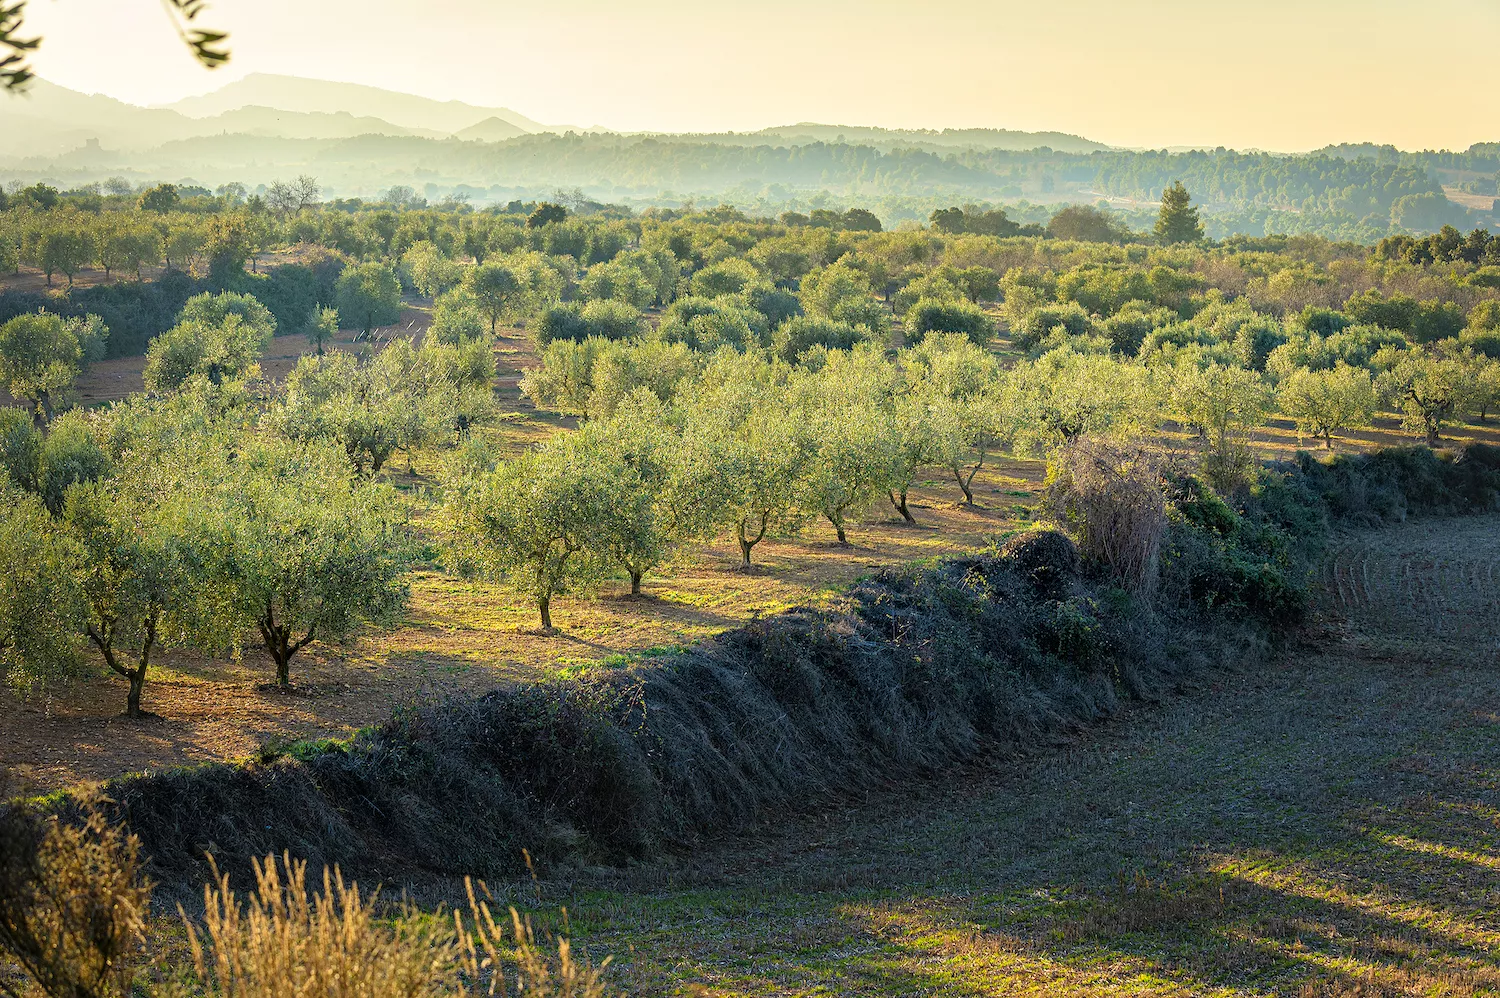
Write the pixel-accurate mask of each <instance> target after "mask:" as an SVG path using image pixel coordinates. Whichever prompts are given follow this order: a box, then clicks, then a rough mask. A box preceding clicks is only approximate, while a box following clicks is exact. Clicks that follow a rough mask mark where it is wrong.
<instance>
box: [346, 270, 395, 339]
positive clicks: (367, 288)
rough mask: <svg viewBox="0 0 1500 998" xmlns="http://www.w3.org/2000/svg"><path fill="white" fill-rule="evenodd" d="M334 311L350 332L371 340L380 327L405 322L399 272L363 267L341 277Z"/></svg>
mask: <svg viewBox="0 0 1500 998" xmlns="http://www.w3.org/2000/svg"><path fill="white" fill-rule="evenodd" d="M333 296H334V307H335V308H337V309H338V313H339V318H340V319H341V320H342V321H343V322H345V323H347V324H348V326H347V328H350V329H358V330H359V331H360V333H359V335H360V338H362V339H367V338H369V335H370V331H371V330H372V329H374V328H376V327H377V326H389V325H391V324H392V323H394V322H396V321H398V320H399V319H400V318H401V282H400V281H399V280H397V279H396V273H395V271H393V270H391V268H390V267H387V266H385V265H384V264H380V263H362V264H359V265H358V266H354V267H350V268H348V269H347V270H345V271H344V272H343V273H342V274H340V275H339V279H338V283H337V284H335V285H334V290H333Z"/></svg>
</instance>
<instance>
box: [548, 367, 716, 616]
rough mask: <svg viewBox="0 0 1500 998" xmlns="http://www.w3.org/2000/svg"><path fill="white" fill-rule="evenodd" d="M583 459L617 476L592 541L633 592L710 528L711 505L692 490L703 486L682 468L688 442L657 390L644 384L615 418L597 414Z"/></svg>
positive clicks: (583, 438) (585, 432) (580, 447)
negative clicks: (681, 471) (676, 550)
mask: <svg viewBox="0 0 1500 998" xmlns="http://www.w3.org/2000/svg"><path fill="white" fill-rule="evenodd" d="M573 445H574V446H575V447H576V448H577V452H578V455H579V458H580V459H581V460H586V461H591V462H593V463H595V464H596V465H598V466H599V467H600V468H601V469H602V470H603V472H604V474H605V475H606V476H607V478H608V480H609V481H610V482H611V488H610V490H609V492H608V494H607V497H606V501H607V511H606V515H605V516H604V519H603V521H602V523H601V525H600V530H599V532H598V533H597V535H596V536H595V539H594V541H593V542H592V543H593V544H594V546H596V547H597V548H598V549H599V550H600V552H601V553H602V554H603V556H604V557H605V558H606V559H607V560H608V561H610V562H612V563H613V564H616V565H618V566H619V567H620V568H622V569H624V571H625V574H626V575H627V576H628V577H629V579H630V593H631V595H632V596H639V595H640V592H641V579H642V578H643V577H644V576H645V574H646V573H647V572H649V571H651V570H652V569H654V568H656V567H657V566H658V565H660V564H661V563H662V562H663V561H664V560H665V559H666V558H667V556H668V555H669V554H670V552H671V550H672V548H673V546H674V545H676V544H677V543H679V542H681V541H682V540H684V539H686V538H688V537H691V536H695V535H698V534H700V533H703V532H706V530H707V528H708V527H709V526H711V524H712V522H713V509H712V506H711V504H707V503H704V502H703V501H702V499H703V497H702V496H701V495H700V494H695V493H694V492H692V491H691V489H692V488H693V487H694V486H695V485H699V484H701V482H699V481H698V480H697V479H694V478H693V477H691V476H681V475H679V474H678V469H679V467H680V461H681V458H682V440H681V437H680V436H679V435H678V433H677V430H676V428H675V427H674V426H672V425H671V423H670V422H669V417H668V411H667V409H666V407H665V406H664V405H663V404H662V401H661V399H659V398H658V397H657V396H656V394H655V393H654V392H652V391H650V390H649V389H647V388H637V389H636V390H635V391H634V392H632V393H631V394H630V395H629V396H628V397H627V398H626V399H625V400H623V401H622V402H621V403H620V405H619V406H618V407H617V408H616V410H615V412H614V413H613V414H612V415H611V416H610V417H609V418H608V419H602V420H595V421H594V422H591V423H589V424H588V425H587V426H585V427H584V428H583V429H582V430H580V431H579V433H578V434H577V436H576V437H575V438H574V440H573Z"/></svg>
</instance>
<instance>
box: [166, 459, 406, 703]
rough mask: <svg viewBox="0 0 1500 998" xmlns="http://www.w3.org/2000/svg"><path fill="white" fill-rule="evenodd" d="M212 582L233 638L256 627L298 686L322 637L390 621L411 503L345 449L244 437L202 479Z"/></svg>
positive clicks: (203, 541)
mask: <svg viewBox="0 0 1500 998" xmlns="http://www.w3.org/2000/svg"><path fill="white" fill-rule="evenodd" d="M197 481H198V482H199V486H198V492H199V494H198V495H196V496H194V499H195V501H196V502H197V503H198V506H199V509H200V510H201V513H200V524H201V526H200V530H201V534H200V536H199V539H198V543H199V544H200V550H202V551H206V552H210V555H211V556H210V557H209V558H208V561H207V564H206V567H205V570H206V572H207V577H208V582H207V587H208V588H209V589H210V590H211V591H213V592H214V593H215V594H216V598H217V599H219V600H221V601H222V604H223V605H224V606H225V607H227V608H228V612H227V614H226V615H225V619H228V620H229V621H230V622H231V625H232V626H230V627H229V628H227V631H228V633H225V634H223V635H222V637H223V639H226V643H232V644H236V645H237V644H238V642H239V640H240V635H241V634H243V632H244V631H245V630H248V629H251V628H253V629H254V630H255V631H256V632H258V633H259V635H260V638H261V643H262V645H263V646H264V647H265V649H266V652H267V653H268V654H269V655H270V656H271V659H272V661H273V662H274V663H275V666H276V682H277V684H278V685H279V686H281V687H282V688H283V689H285V688H287V687H289V686H290V684H291V661H292V658H293V656H295V655H296V654H297V653H298V652H299V651H301V650H302V649H303V648H304V647H306V646H307V644H308V643H309V642H310V641H312V640H313V639H314V638H320V639H322V640H338V639H341V638H344V637H346V636H347V635H348V634H350V633H351V632H352V631H353V630H354V629H355V628H356V627H357V626H359V625H361V624H366V623H388V622H390V621H393V620H394V619H396V618H397V617H398V616H399V615H400V613H401V612H402V610H403V609H404V607H405V605H406V599H407V595H408V587H407V585H406V581H405V568H406V564H407V560H408V559H407V555H408V551H409V534H408V526H407V515H406V510H405V508H404V506H403V504H402V501H401V499H400V497H399V495H398V494H397V493H396V492H395V491H394V490H393V489H391V488H390V487H389V486H386V485H384V484H381V483H377V482H370V481H366V480H363V479H360V478H358V477H356V476H354V475H353V473H352V470H351V469H350V467H349V463H348V461H347V460H346V458H345V456H344V454H343V451H342V449H341V448H339V447H337V446H335V445H333V444H330V443H327V442H324V441H310V442H307V443H301V442H297V441H288V440H285V439H282V438H279V437H276V436H274V435H269V434H252V435H246V436H243V437H241V438H240V439H239V440H238V441H237V442H236V445H235V447H234V451H233V454H232V457H231V456H230V455H227V454H226V455H220V456H218V457H217V458H216V459H215V460H214V461H213V462H212V463H209V464H206V465H205V466H204V468H203V470H202V472H201V473H200V474H199V475H198V476H197Z"/></svg>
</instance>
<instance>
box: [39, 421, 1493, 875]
mask: <svg viewBox="0 0 1500 998" xmlns="http://www.w3.org/2000/svg"><path fill="white" fill-rule="evenodd" d="M1493 457H1494V455H1493V454H1492V453H1491V452H1489V451H1487V450H1485V451H1478V452H1473V453H1469V454H1466V455H1464V456H1462V457H1459V458H1456V459H1431V458H1423V457H1416V456H1413V455H1409V454H1397V455H1395V456H1384V455H1374V456H1372V457H1371V458H1369V459H1366V460H1363V461H1349V462H1345V463H1340V462H1339V461H1335V462H1333V463H1332V464H1328V465H1324V464H1319V463H1317V462H1311V461H1308V462H1305V463H1300V464H1295V465H1289V466H1285V467H1281V468H1279V469H1273V472H1272V474H1271V475H1270V476H1269V478H1268V480H1267V481H1266V482H1265V483H1264V484H1263V485H1262V486H1261V487H1260V488H1259V490H1257V492H1256V493H1255V494H1254V495H1252V496H1251V498H1250V500H1249V501H1248V503H1247V504H1246V505H1245V507H1244V508H1243V509H1239V510H1236V509H1231V508H1230V507H1229V506H1228V505H1226V504H1224V503H1223V502H1222V501H1221V500H1219V499H1218V498H1217V497H1216V496H1214V495H1213V494H1212V493H1211V492H1209V491H1207V490H1205V489H1204V488H1203V487H1202V486H1201V485H1199V484H1197V483H1196V482H1192V481H1186V482H1181V483H1179V484H1178V487H1177V488H1176V490H1175V491H1174V493H1173V495H1172V496H1171V497H1170V500H1171V502H1170V506H1171V510H1170V513H1169V516H1170V526H1169V531H1168V534H1169V536H1168V539H1167V543H1166V551H1165V554H1164V556H1163V558H1162V560H1161V568H1160V573H1161V579H1160V583H1159V585H1158V586H1157V587H1156V588H1155V590H1154V591H1153V592H1152V593H1151V594H1150V596H1149V597H1144V596H1135V595H1131V594H1130V593H1129V592H1127V591H1126V589H1125V588H1124V587H1122V586H1121V585H1120V584H1119V583H1118V581H1117V580H1116V579H1115V578H1113V577H1112V576H1110V575H1108V574H1104V573H1101V572H1100V571H1099V570H1098V568H1099V567H1098V566H1091V565H1088V564H1081V563H1079V562H1078V561H1076V560H1075V559H1076V557H1077V555H1076V550H1075V549H1074V548H1073V546H1072V542H1071V541H1069V540H1068V539H1067V538H1065V537H1061V536H1059V535H1054V534H1049V533H1047V532H1036V533H1032V534H1028V535H1023V537H1022V538H1020V539H1017V540H1015V541H1013V542H1012V543H1011V544H1010V545H1008V546H1007V547H1006V548H1005V549H1004V550H1003V551H1002V552H1001V553H1000V554H998V555H994V556H978V557H968V558H960V559H953V560H950V561H948V562H945V563H941V564H938V565H936V566H934V567H908V568H903V569H899V570H888V571H884V572H881V573H880V574H878V575H876V576H875V577H873V578H870V579H868V580H866V581H864V582H861V583H859V584H857V585H856V586H854V587H853V588H852V589H851V590H850V591H849V592H848V593H847V594H846V595H845V597H843V598H842V600H841V601H840V603H839V605H838V606H837V607H836V608H833V609H807V608H802V609H796V610H791V611H788V612H786V613H783V614H779V615H777V616H775V617H772V618H769V619H766V620H761V621H757V622H754V623H752V624H749V625H746V626H744V627H740V628H736V629H733V630H730V631H726V632H725V633H723V634H721V635H719V636H718V637H717V638H715V639H714V640H712V641H709V642H705V643H704V644H702V645H699V646H696V647H692V648H688V649H684V650H680V651H673V652H669V653H666V654H657V655H652V656H650V657H645V658H638V659H636V660H635V661H634V662H632V663H630V664H626V665H623V666H617V667H614V668H609V669H592V670H585V671H582V672H581V673H580V674H577V675H574V676H572V677H570V678H561V679H557V680H554V681H550V682H545V683H538V684H534V685H529V686H518V687H511V688H505V689H500V690H496V691H494V692H492V693H489V694H488V695H485V696H482V697H479V698H475V699H467V700H457V701H453V702H450V703H447V704H443V705H439V706H431V707H424V708H413V709H406V710H403V711H401V712H399V713H398V714H397V715H396V716H395V717H393V718H392V719H391V720H390V721H389V722H387V723H386V724H384V725H382V726H380V727H378V728H373V729H368V730H365V731H362V732H360V733H358V734H357V735H355V736H354V737H352V738H350V739H348V740H345V741H342V742H337V743H325V744H314V743H307V744H303V745H299V746H297V748H296V751H290V752H289V753H288V754H284V755H283V754H278V753H276V752H274V751H268V752H267V753H265V755H264V757H263V758H261V759H253V760H249V761H247V762H244V763H240V764H213V765H207V766H202V767H198V768H194V769H184V770H176V771H169V772H163V773H155V774H149V775H141V776H132V777H126V778H123V779H119V780H115V781H113V782H112V783H111V784H109V785H108V786H107V787H106V790H105V792H106V793H107V795H108V797H109V798H110V799H111V800H113V801H114V802H115V804H114V807H115V808H116V809H117V811H118V814H119V816H120V817H123V818H124V819H126V821H127V822H128V824H129V827H130V829H131V831H132V832H133V833H134V834H136V835H138V836H139V837H140V840H141V843H142V848H143V851H144V853H145V854H146V855H149V856H150V857H151V858H152V867H151V869H152V873H153V874H154V875H155V876H158V877H161V878H163V879H164V880H166V881H167V882H168V883H171V884H178V885H186V884H187V883H190V882H192V881H194V880H198V879H201V876H202V874H203V871H204V865H203V856H204V853H205V851H212V852H213V853H214V854H215V856H216V857H217V859H218V861H219V863H220V864H221V866H222V867H224V868H226V869H230V870H239V871H241V872H243V871H244V870H245V869H248V864H249V861H250V859H251V858H253V857H257V856H264V855H267V854H270V853H279V852H281V851H283V850H289V851H290V852H292V853H293V854H295V855H298V856H302V857H305V858H307V859H308V860H309V861H310V862H311V863H313V864H314V865H315V866H316V865H318V864H323V863H328V864H332V863H339V864H342V866H343V868H344V870H345V871H347V872H350V873H356V872H358V873H359V874H360V875H362V876H363V875H367V874H374V875H376V876H380V877H387V878H388V877H390V876H392V875H399V874H402V873H404V872H413V871H429V872H433V873H438V874H447V875H462V874H478V875H481V876H497V875H505V874H508V873H515V872H518V871H520V870H521V869H522V863H523V859H522V856H523V854H522V850H523V849H524V850H528V851H529V852H530V853H531V855H533V856H536V857H538V858H540V859H542V860H548V861H553V862H601V861H602V862H618V861H622V860H629V859H632V858H636V857H644V856H650V855H653V854H657V853H660V852H662V851H665V850H675V849H686V848H691V847H692V846H694V845H695V844H697V843H699V842H701V841H704V840H706V839H708V838H711V837H717V836H721V835H723V834H725V833H726V832H731V831H733V830H735V829H738V828H743V827H745V826H747V825H750V824H752V823H754V822H756V821H758V820H763V819H764V818H766V817H767V816H770V815H774V814H778V813H784V812H785V811H787V810H788V809H799V810H800V809H804V808H806V807H807V806H809V803H810V802H814V801H818V800H827V799H830V798H837V797H838V796H840V795H844V794H849V793H852V792H857V791H859V790H860V789H861V788H865V787H869V786H871V785H875V784H877V783H884V782H886V781H889V780H890V779H893V778H899V777H903V776H911V775H915V774H920V773H923V772H929V771H933V770H936V769H938V768H941V767H944V766H948V765H952V764H954V763H956V762H959V761H963V760H966V759H971V758H974V757H976V756H978V755H980V754H982V753H993V752H995V751H996V750H999V749H1010V750H1016V749H1025V748H1027V747H1031V746H1038V745H1043V744H1048V743H1051V742H1055V741H1056V740H1057V739H1059V738H1065V737H1068V736H1069V735H1071V734H1072V733H1074V732H1077V731H1080V730H1082V729H1083V728H1085V727H1086V726H1088V725H1090V724H1092V723H1094V722H1096V721H1098V720H1099V719H1100V718H1103V717H1106V716H1109V715H1110V714H1111V713H1112V712H1114V711H1115V710H1116V709H1117V708H1118V706H1119V705H1120V703H1121V702H1122V700H1124V699H1127V698H1132V697H1133V698H1157V697H1160V696H1162V695H1163V694H1164V693H1167V692H1169V691H1171V690H1172V689H1173V688H1174V687H1176V686H1178V685H1179V684H1181V683H1183V682H1192V681H1194V677H1195V676H1196V675H1199V674H1201V673H1202V672H1203V671H1204V670H1205V669H1208V668H1211V667H1214V666H1219V665H1228V664H1231V663H1242V662H1244V661H1246V660H1247V659H1252V658H1253V657H1254V656H1255V655H1256V654H1257V652H1258V651H1259V650H1261V649H1263V648H1264V647H1265V646H1266V644H1267V642H1268V641H1269V640H1271V639H1274V637H1275V635H1276V633H1277V631H1278V629H1280V628H1284V627H1286V626H1287V625H1288V624H1290V623H1291V622H1293V621H1294V620H1295V618H1296V616H1297V613H1298V612H1300V610H1301V608H1302V606H1303V605H1304V604H1305V601H1306V595H1307V594H1306V579H1307V575H1308V571H1307V569H1308V566H1309V564H1310V561H1309V558H1310V554H1309V552H1312V553H1315V552H1316V549H1317V546H1318V544H1319V543H1320V541H1321V536H1322V534H1323V533H1325V532H1326V530H1327V526H1326V525H1327V524H1328V523H1329V522H1330V521H1332V522H1342V521H1344V520H1345V517H1346V514H1345V513H1343V512H1342V510H1344V509H1345V508H1346V506H1345V504H1346V503H1352V500H1351V499H1350V498H1349V494H1350V493H1357V495H1358V496H1362V497H1365V498H1364V499H1362V500H1361V501H1362V502H1364V501H1367V499H1368V496H1370V495H1375V494H1379V495H1388V496H1390V497H1392V498H1390V499H1389V501H1388V502H1387V500H1382V501H1383V502H1387V505H1388V506H1389V505H1390V504H1391V503H1394V504H1395V505H1397V506H1399V507H1400V508H1402V509H1404V510H1406V511H1408V512H1415V511H1421V510H1424V509H1432V510H1454V509H1457V510H1470V509H1480V508H1490V507H1491V506H1493V495H1494V490H1493V482H1494V481H1495V475H1496V463H1495V462H1494V461H1493ZM1392 466H1395V467H1398V468H1408V469H1414V470H1411V471H1410V473H1409V474H1407V475H1406V477H1404V478H1401V479H1399V481H1398V483H1397V486H1396V487H1395V488H1396V489H1397V491H1394V492H1393V491H1391V489H1392V486H1390V484H1389V478H1390V475H1391V467H1392ZM1359 490H1363V491H1359ZM1347 508H1354V507H1353V506H1352V505H1350V506H1348V507H1347ZM1299 530H1301V531H1306V532H1308V535H1307V536H1298V534H1297V533H1296V531H1299ZM1314 535H1315V536H1314ZM1147 598H1149V599H1150V601H1151V603H1150V605H1149V606H1147V605H1146V604H1145V602H1144V600H1145V599H1147ZM1247 611H1248V612H1247ZM53 803H54V804H58V803H59V802H53ZM60 804H61V806H62V808H63V809H64V810H68V809H69V808H70V807H71V806H72V805H70V804H69V803H68V802H67V801H66V800H64V801H61V802H60Z"/></svg>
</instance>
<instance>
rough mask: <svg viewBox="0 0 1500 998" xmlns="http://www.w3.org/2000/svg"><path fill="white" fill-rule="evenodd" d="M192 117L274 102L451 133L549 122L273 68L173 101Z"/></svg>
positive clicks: (529, 128)
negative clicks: (492, 123) (495, 122)
mask: <svg viewBox="0 0 1500 998" xmlns="http://www.w3.org/2000/svg"><path fill="white" fill-rule="evenodd" d="M168 107H170V108H171V109H172V110H174V111H177V112H180V113H182V114H185V115H187V116H188V117H191V118H209V117H213V116H214V115H219V114H223V113H224V112H226V111H234V110H237V109H239V108H242V107H270V108H277V109H280V110H283V111H300V112H320V113H324V114H334V113H338V112H344V113H346V114H351V115H354V116H355V117H365V118H379V119H381V120H383V121H388V122H390V123H391V124H393V125H400V126H403V127H405V128H409V129H423V130H427V131H434V132H441V133H444V134H452V133H454V132H459V131H462V130H463V129H465V128H470V127H473V126H474V125H478V124H480V123H481V122H484V121H486V120H488V119H490V118H499V119H501V120H503V121H505V122H508V123H509V124H511V125H513V126H515V128H516V130H517V134H521V133H528V132H540V131H545V130H546V126H544V125H542V124H540V123H539V122H536V121H532V120H531V119H530V118H528V117H526V116H525V115H522V114H518V113H517V112H515V111H512V110H510V109H509V108H503V107H477V106H475V105H473V104H466V103H464V102H463V101H457V100H450V101H438V100H432V99H430V98H427V97H418V96H416V95H414V94H403V93H397V92H396V91H393V90H382V89H381V88H379V87H369V86H364V85H362V84H356V83H335V82H333V81H330V80H310V79H304V78H302V77H297V76H279V75H276V74H273V73H251V74H250V75H249V76H246V77H245V78H244V79H242V80H236V81H235V82H234V83H231V84H229V85H227V86H225V87H222V88H220V89H218V90H215V91H213V92H212V93H208V94H204V95H202V96H201V97H188V98H185V99H184V100H180V101H177V102H176V103H175V104H170V105H168Z"/></svg>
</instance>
